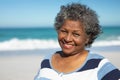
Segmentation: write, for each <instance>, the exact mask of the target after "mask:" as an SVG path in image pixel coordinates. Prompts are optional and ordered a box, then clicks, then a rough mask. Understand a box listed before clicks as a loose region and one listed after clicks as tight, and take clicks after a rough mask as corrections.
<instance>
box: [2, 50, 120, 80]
mask: <svg viewBox="0 0 120 80" xmlns="http://www.w3.org/2000/svg"><path fill="white" fill-rule="evenodd" d="M13 52H14V51H13ZM33 52H34V51H33ZM26 53H27V51H26ZM99 53H101V55H103V56H105V57H107V58H108V59H109V60H110V61H111V62H112V63H113V64H114V65H115V66H116V67H117V68H119V69H120V63H119V58H120V53H119V52H118V51H117V52H114V54H113V52H99ZM43 56H44V55H40V54H36V55H33V54H30V55H12V56H0V80H34V77H35V75H36V74H37V72H38V70H39V65H40V62H41V60H42V59H43Z"/></svg>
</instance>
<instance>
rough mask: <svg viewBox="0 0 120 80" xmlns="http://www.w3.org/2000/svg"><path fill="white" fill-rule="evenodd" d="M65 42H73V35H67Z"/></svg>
mask: <svg viewBox="0 0 120 80" xmlns="http://www.w3.org/2000/svg"><path fill="white" fill-rule="evenodd" d="M65 40H66V42H70V41H72V35H71V34H67V35H66V36H65Z"/></svg>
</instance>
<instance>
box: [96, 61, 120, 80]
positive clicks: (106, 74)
mask: <svg viewBox="0 0 120 80" xmlns="http://www.w3.org/2000/svg"><path fill="white" fill-rule="evenodd" d="M119 79H120V70H119V69H117V68H116V67H115V66H114V65H113V64H111V63H110V62H106V63H105V64H104V65H103V66H102V67H101V68H100V69H99V71H98V80H119Z"/></svg>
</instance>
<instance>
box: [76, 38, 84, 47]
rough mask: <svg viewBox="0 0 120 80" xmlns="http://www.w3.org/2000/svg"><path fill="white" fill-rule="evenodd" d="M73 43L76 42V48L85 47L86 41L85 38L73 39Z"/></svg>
mask: <svg viewBox="0 0 120 80" xmlns="http://www.w3.org/2000/svg"><path fill="white" fill-rule="evenodd" d="M75 42H76V45H78V46H85V44H86V39H85V38H79V39H75Z"/></svg>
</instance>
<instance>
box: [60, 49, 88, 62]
mask: <svg viewBox="0 0 120 80" xmlns="http://www.w3.org/2000/svg"><path fill="white" fill-rule="evenodd" d="M87 54H88V51H86V50H83V51H81V52H79V53H76V54H74V55H65V54H64V53H63V52H61V53H60V56H61V58H62V59H63V60H66V61H74V60H75V59H79V58H84V57H86V56H87Z"/></svg>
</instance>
